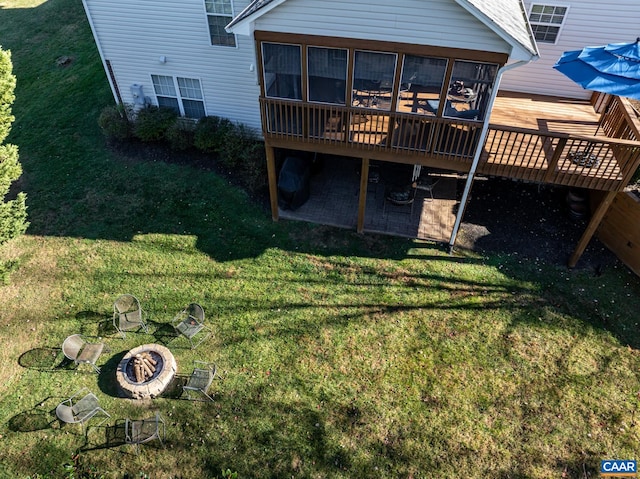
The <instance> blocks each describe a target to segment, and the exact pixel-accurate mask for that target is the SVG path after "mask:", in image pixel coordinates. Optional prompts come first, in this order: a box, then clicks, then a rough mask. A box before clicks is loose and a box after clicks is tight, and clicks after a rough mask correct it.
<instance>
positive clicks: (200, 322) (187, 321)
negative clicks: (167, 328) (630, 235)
mask: <svg viewBox="0 0 640 479" xmlns="http://www.w3.org/2000/svg"><path fill="white" fill-rule="evenodd" d="M171 325H172V326H173V327H174V328H175V330H176V331H177V332H178V334H180V335H182V336H184V337H185V338H187V339H188V340H189V343H190V344H191V349H195V348H197V347H198V346H199V345H200V344H201V343H202V342H203V341H204V340H205V339H207V338H208V337H209V336H211V329H209V327H208V326H206V325H205V324H204V309H203V308H202V306H200V305H199V304H197V303H191V304H190V305H189V306H187V307H186V308H185V309H183V310H182V311H181V312H180V313H178V314H177V315H176V317H175V318H173V321H172V322H171ZM198 334H199V335H200V339H199V340H198V341H197V342H194V337H195V336H196V335H198Z"/></svg>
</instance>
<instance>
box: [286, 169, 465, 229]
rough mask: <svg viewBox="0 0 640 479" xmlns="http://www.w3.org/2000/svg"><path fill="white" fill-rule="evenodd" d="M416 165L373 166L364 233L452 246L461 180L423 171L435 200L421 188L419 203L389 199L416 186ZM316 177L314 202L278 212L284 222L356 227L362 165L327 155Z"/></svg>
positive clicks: (310, 201) (451, 175)
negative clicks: (392, 192)
mask: <svg viewBox="0 0 640 479" xmlns="http://www.w3.org/2000/svg"><path fill="white" fill-rule="evenodd" d="M412 168H413V167H412V166H411V165H393V164H383V163H382V162H372V163H371V174H370V176H369V182H368V183H367V185H368V187H367V203H366V209H365V224H364V231H365V232H366V233H381V234H388V235H393V236H401V237H407V238H417V239H422V240H432V241H438V242H448V241H449V238H450V235H451V231H452V230H453V224H454V222H455V213H456V209H457V204H458V201H457V189H458V177H457V175H456V174H451V173H448V172H444V171H438V170H431V171H429V172H428V173H427V172H426V171H425V170H423V172H422V175H421V178H420V179H421V181H423V180H425V179H427V178H428V180H427V181H429V180H431V181H432V182H433V184H434V186H433V189H432V193H433V199H432V198H431V195H430V194H429V191H428V190H425V189H420V188H418V189H417V190H416V195H415V199H414V202H413V203H412V204H409V205H396V204H393V203H391V202H390V201H388V200H386V199H385V196H386V194H385V193H386V192H388V190H389V188H391V187H392V186H394V185H408V184H410V182H411V172H412ZM318 169H319V171H318V172H317V173H315V174H314V175H312V177H311V183H310V196H309V199H308V200H307V201H306V202H305V203H304V204H303V205H302V206H300V207H299V208H298V209H296V210H287V209H283V208H279V216H280V218H281V219H288V220H299V221H308V222H312V223H317V224H324V225H330V226H336V227H341V228H348V229H354V230H355V229H356V227H357V218H358V199H359V194H360V161H359V160H358V159H354V158H348V157H336V156H325V157H322V159H321V166H320V167H319V168H318Z"/></svg>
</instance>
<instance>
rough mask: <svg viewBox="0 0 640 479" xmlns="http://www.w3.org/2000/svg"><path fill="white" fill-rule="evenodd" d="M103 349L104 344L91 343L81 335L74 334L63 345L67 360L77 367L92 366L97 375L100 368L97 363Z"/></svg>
mask: <svg viewBox="0 0 640 479" xmlns="http://www.w3.org/2000/svg"><path fill="white" fill-rule="evenodd" d="M103 349H104V343H89V342H87V341H86V340H85V339H84V338H83V337H82V336H81V335H80V334H73V335H71V336H69V337H67V338H66V339H65V340H64V341H63V343H62V352H63V353H64V355H65V357H66V358H67V359H70V360H72V361H73V362H74V363H76V365H80V364H90V365H91V366H92V367H93V369H94V370H95V372H97V373H99V372H100V368H99V367H98V366H96V361H97V360H98V358H99V357H100V354H102V350H103Z"/></svg>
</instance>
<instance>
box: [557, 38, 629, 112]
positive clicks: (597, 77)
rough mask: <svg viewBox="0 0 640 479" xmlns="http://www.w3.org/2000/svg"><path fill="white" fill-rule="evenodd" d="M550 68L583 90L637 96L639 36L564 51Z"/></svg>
mask: <svg viewBox="0 0 640 479" xmlns="http://www.w3.org/2000/svg"><path fill="white" fill-rule="evenodd" d="M553 68H555V69H556V70H558V71H559V72H561V73H563V74H564V75H566V76H567V77H569V78H570V79H571V80H573V81H574V82H576V83H577V84H579V85H580V86H582V87H583V88H585V89H587V90H594V91H599V92H603V93H610V94H612V95H617V96H624V97H628V98H633V99H636V100H640V38H637V39H636V41H635V42H633V43H611V44H609V45H605V46H599V47H585V48H583V49H582V50H572V51H569V52H564V53H563V54H562V56H561V57H560V59H559V60H558V61H557V63H556V64H555V65H554V66H553Z"/></svg>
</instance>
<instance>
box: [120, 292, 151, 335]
mask: <svg viewBox="0 0 640 479" xmlns="http://www.w3.org/2000/svg"><path fill="white" fill-rule="evenodd" d="M113 325H114V326H115V328H116V329H117V330H118V332H119V333H120V335H121V336H122V337H123V338H126V337H127V333H126V331H132V330H134V329H143V330H144V332H145V333H148V332H149V329H148V327H147V323H146V322H145V320H144V314H143V312H142V308H141V307H140V301H138V298H136V297H135V296H133V295H131V294H123V295H122V296H120V297H118V299H116V302H115V303H113Z"/></svg>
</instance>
